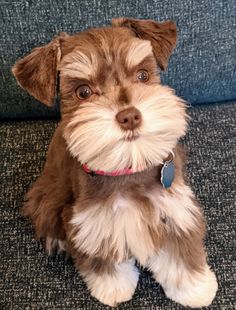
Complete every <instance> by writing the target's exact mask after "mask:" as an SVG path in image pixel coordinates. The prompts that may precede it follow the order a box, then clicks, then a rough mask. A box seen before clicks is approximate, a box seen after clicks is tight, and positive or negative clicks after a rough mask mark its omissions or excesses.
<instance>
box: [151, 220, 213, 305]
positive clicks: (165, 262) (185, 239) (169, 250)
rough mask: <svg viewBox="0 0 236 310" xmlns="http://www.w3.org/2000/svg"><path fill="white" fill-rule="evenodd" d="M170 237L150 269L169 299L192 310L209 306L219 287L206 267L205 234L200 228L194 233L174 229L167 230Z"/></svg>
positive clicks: (152, 259) (152, 260)
mask: <svg viewBox="0 0 236 310" xmlns="http://www.w3.org/2000/svg"><path fill="white" fill-rule="evenodd" d="M172 225H173V223H172ZM169 229H171V228H170V227H169ZM168 234H169V235H168ZM167 235H168V237H167V240H166V242H165V244H163V246H162V248H161V249H160V250H159V251H158V252H157V254H156V255H154V256H153V257H151V258H150V259H149V261H148V263H147V266H148V268H149V269H150V270H151V271H152V273H153V275H154V277H155V279H156V281H157V282H159V283H160V284H161V285H162V287H163V289H164V291H165V293H166V296H167V297H169V298H171V299H173V300H174V301H176V302H178V303H180V304H182V305H184V306H190V307H193V308H198V307H204V306H208V305H209V304H211V302H212V300H213V299H214V297H215V294H216V291H217V286H218V285H217V280H216V277H215V274H214V272H212V271H211V270H210V268H209V266H208V265H207V261H206V253H205V249H204V245H203V237H204V232H201V228H199V225H197V226H196V229H195V230H194V229H193V230H189V231H185V232H184V231H181V230H176V231H174V229H173V230H172V232H168V231H167Z"/></svg>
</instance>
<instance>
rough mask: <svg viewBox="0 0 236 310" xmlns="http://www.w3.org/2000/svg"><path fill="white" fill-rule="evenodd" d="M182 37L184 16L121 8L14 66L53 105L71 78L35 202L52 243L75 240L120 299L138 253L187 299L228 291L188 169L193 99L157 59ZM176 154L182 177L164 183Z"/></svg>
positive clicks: (177, 296)
mask: <svg viewBox="0 0 236 310" xmlns="http://www.w3.org/2000/svg"><path fill="white" fill-rule="evenodd" d="M175 43H176V27H175V25H174V24H173V23H172V22H165V23H161V24H160V23H156V22H154V21H150V20H135V19H128V18H118V19H114V20H113V22H112V26H111V27H105V28H99V29H91V30H87V31H85V32H82V33H78V34H76V35H73V36H69V35H66V34H61V35H60V36H59V37H56V38H55V39H53V40H52V41H51V42H50V43H49V44H47V45H45V46H43V47H39V48H36V49H34V50H33V51H32V53H31V54H29V55H28V56H26V57H25V58H23V59H22V60H19V61H18V62H17V63H16V64H15V66H14V67H13V74H14V75H15V77H16V79H17V81H18V82H19V84H20V85H21V86H22V87H23V88H24V89H26V90H27V91H28V92H29V93H30V94H31V95H32V96H34V97H35V98H37V99H38V100H40V101H42V102H43V103H45V104H46V105H48V106H51V105H53V101H54V97H55V92H56V88H57V80H58V79H57V78H58V73H59V77H60V87H59V89H60V98H61V121H60V123H59V126H58V128H57V130H56V132H55V134H54V137H53V140H52V142H51V144H50V147H49V151H48V156H47V161H46V164H45V168H44V170H43V173H42V175H41V176H40V177H39V178H38V180H37V181H36V182H35V183H34V185H33V187H32V189H31V190H30V191H29V193H28V194H27V201H26V203H25V205H24V208H23V213H24V215H25V216H27V217H29V218H30V219H31V221H32V223H33V225H34V227H35V231H36V236H37V238H44V239H45V240H46V248H47V250H48V252H49V253H51V252H52V250H53V249H55V248H58V249H59V250H65V251H67V252H68V253H69V254H70V255H71V256H72V257H73V259H74V262H75V265H76V267H77V268H78V270H79V271H80V273H81V275H82V276H83V278H84V280H85V282H86V283H87V286H88V288H89V289H90V291H91V294H92V295H93V296H94V297H96V298H97V299H98V300H100V301H101V302H102V303H104V304H107V305H110V306H114V305H116V304H118V303H120V302H124V301H127V300H129V299H131V297H132V295H133V293H134V291H135V288H136V285H137V281H138V277H139V272H138V269H137V268H136V266H135V260H137V261H138V262H139V263H140V264H141V265H143V266H145V267H147V268H149V269H150V270H151V271H152V273H153V275H154V277H155V279H156V280H157V281H158V282H159V283H160V284H161V285H162V286H163V288H164V290H165V293H166V295H167V296H168V297H169V298H171V299H173V300H175V301H176V302H178V303H180V304H182V305H184V306H191V307H202V306H207V305H209V304H210V303H211V302H212V300H213V298H214V296H215V294H216V290H217V281H216V277H215V275H214V273H213V272H212V271H211V270H210V268H209V266H208V265H207V261H206V252H205V249H204V242H203V239H204V235H205V227H204V219H203V215H202V211H201V209H200V208H199V206H198V204H197V202H196V200H195V197H194V194H193V192H192V191H191V189H190V188H189V186H188V185H187V184H186V182H185V180H184V176H183V167H182V166H183V156H182V155H181V148H180V147H179V146H178V140H179V139H180V137H182V136H183V135H184V134H185V132H186V128H187V115H186V108H185V104H184V102H183V101H182V100H181V99H180V98H178V97H177V96H176V95H175V94H174V92H173V90H171V89H170V88H169V87H167V86H162V85H161V84H160V77H159V73H158V70H157V67H158V68H160V69H165V68H166V66H167V62H168V58H169V56H170V54H171V52H172V50H173V48H174V46H175ZM171 153H174V154H175V156H174V165H175V178H174V181H173V183H172V185H171V186H170V187H169V188H164V187H163V186H162V184H161V169H162V167H163V164H164V162H165V161H166V160H167V159H168V157H169V156H170V154H171ZM91 171H94V172H92V173H88V172H91ZM102 174H103V175H102Z"/></svg>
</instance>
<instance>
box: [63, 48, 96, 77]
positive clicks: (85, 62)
mask: <svg viewBox="0 0 236 310" xmlns="http://www.w3.org/2000/svg"><path fill="white" fill-rule="evenodd" d="M97 68H98V61H97V58H96V56H94V55H93V54H90V57H88V56H87V55H85V54H84V53H83V52H80V51H76V52H73V53H70V54H68V55H66V56H65V57H64V58H63V60H62V62H61V63H60V65H59V66H58V70H60V71H61V75H63V76H69V77H72V78H80V79H88V80H89V79H91V78H92V77H94V76H95V74H96V71H97Z"/></svg>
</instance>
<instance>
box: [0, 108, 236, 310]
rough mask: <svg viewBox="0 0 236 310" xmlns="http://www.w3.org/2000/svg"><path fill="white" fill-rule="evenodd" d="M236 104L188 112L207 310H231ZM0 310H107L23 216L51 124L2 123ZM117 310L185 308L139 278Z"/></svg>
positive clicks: (148, 278) (190, 165)
mask: <svg viewBox="0 0 236 310" xmlns="http://www.w3.org/2000/svg"><path fill="white" fill-rule="evenodd" d="M235 112H236V102H235V103H234V104H233V103H232V104H223V105H211V106H205V107H203V106H201V107H197V108H192V109H191V110H190V114H191V116H192V122H191V126H190V130H189V133H188V135H187V137H186V138H185V139H184V143H185V144H186V145H187V146H188V148H189V162H188V167H187V168H188V169H187V171H188V176H189V179H190V182H191V184H192V186H193V188H194V191H195V192H196V194H197V197H198V199H199V200H200V202H201V203H202V205H203V206H204V213H205V216H206V219H207V222H208V234H207V239H206V246H207V249H208V253H209V262H210V265H211V266H212V267H213V269H214V270H215V271H216V274H217V278H218V281H219V291H218V293H217V297H216V299H215V301H214V302H213V305H212V306H210V307H209V308H208V309H214V310H231V309H235V308H234V307H235V304H236V295H235V278H233V276H234V272H235V255H234V254H235V224H236V222H235V220H236V217H235V207H236V205H235V198H236V189H235V183H236V176H235V171H236V158H235V147H236V141H235V137H236V133H235V128H236V124H235V117H234V115H235ZM0 124H1V127H0V132H1V137H0V138H1V149H0V162H1V165H0V177H1V189H0V199H1V202H0V206H1V209H0V212H1V213H0V218H1V226H0V249H1V259H0V273H1V277H0V309H7V310H10V309H14V310H15V309H29V310H31V309H62V310H64V309H68V310H69V309H70V310H75V309H77V310H78V309H91V310H92V309H108V307H104V306H102V305H101V304H99V302H97V301H96V300H95V299H94V298H92V297H91V296H90V294H89V292H88V291H87V290H86V286H85V284H84V283H83V281H82V280H81V278H80V276H79V275H78V273H77V272H76V271H75V269H74V267H73V265H72V262H71V260H70V259H69V260H66V259H65V257H64V256H63V255H61V256H59V255H58V256H54V257H48V256H47V255H46V253H45V251H44V250H43V248H42V245H41V244H40V243H39V242H36V241H35V240H34V234H33V229H32V227H31V225H30V224H29V222H27V221H26V220H25V219H23V218H22V217H21V216H20V213H19V212H20V207H21V205H22V201H23V195H24V193H25V192H26V190H27V189H28V187H29V186H30V184H31V183H32V182H33V180H35V179H36V177H37V176H38V175H39V174H40V171H41V169H42V167H43V163H44V160H45V153H46V149H47V146H48V143H49V141H50V139H51V136H52V133H53V131H54V129H55V127H56V121H49V120H48V121H24V122H2V123H0ZM118 309H127V310H128V309H152V310H154V309H156V310H158V309H166V310H172V309H183V307H181V306H179V305H177V304H175V303H174V302H172V301H170V300H168V299H167V298H165V296H164V293H163V291H162V289H161V288H160V286H159V285H158V284H156V283H155V282H154V280H153V279H152V278H151V275H150V274H149V273H148V272H147V271H143V272H142V274H141V277H140V281H139V284H138V287H137V290H136V292H135V295H134V298H133V299H132V301H129V302H127V303H124V304H123V305H120V306H119V307H118Z"/></svg>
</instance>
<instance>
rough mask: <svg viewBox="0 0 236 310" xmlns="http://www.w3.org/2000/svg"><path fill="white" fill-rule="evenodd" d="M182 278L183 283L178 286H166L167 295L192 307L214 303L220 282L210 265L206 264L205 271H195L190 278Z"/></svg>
mask: <svg viewBox="0 0 236 310" xmlns="http://www.w3.org/2000/svg"><path fill="white" fill-rule="evenodd" d="M182 280H183V283H182V284H181V285H179V286H177V287H173V286H169V287H166V288H164V290H165V293H166V296H167V297H169V298H171V299H172V300H174V301H176V302H178V303H180V304H182V305H183V306H189V307H191V308H201V307H206V306H209V305H210V304H211V303H212V301H213V299H214V297H215V295H216V291H217V288H218V284H217V280H216V276H215V274H214V272H212V271H211V270H210V268H209V266H206V268H205V270H204V272H203V273H195V274H194V273H193V274H192V276H191V277H188V279H182Z"/></svg>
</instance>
